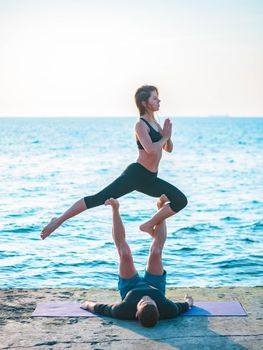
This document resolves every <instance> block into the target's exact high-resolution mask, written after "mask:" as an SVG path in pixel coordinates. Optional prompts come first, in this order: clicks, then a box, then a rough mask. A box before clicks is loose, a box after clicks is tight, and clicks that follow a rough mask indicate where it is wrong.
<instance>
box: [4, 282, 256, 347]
mask: <svg viewBox="0 0 263 350" xmlns="http://www.w3.org/2000/svg"><path fill="white" fill-rule="evenodd" d="M186 293H188V294H190V295H192V296H193V297H194V299H195V300H199V301H207V300H214V301H216V300H218V301H228V300H239V301H240V302H241V304H242V305H243V307H244V308H245V310H246V312H247V314H248V316H247V317H178V318H177V319H173V320H166V321H160V322H159V323H158V325H157V326H155V327H154V328H151V329H147V328H142V327H141V326H140V325H139V324H138V323H137V322H136V321H120V320H115V319H110V318H106V317H91V318H81V317H79V318H77V317H63V318H59V317H31V313H32V312H33V310H34V309H35V306H36V303H38V302H52V301H83V300H96V301H99V302H114V301H117V300H119V296H118V293H117V291H116V290H112V289H86V290H85V289H74V288H61V289H55V288H54V289H52V288H50V289H0V304H1V305H0V349H14V350H23V349H32V348H36V349H39V350H42V349H45V350H46V349H47V350H52V349H54V350H59V349H63V350H64V349H81V350H83V349H93V350H104V349H114V350H115V349H121V350H130V349H143V350H148V349H149V350H155V349H156V350H157V349H158V350H159V349H165V350H166V349H167V350H168V349H180V350H196V349H202V350H206V349H208V350H209V349H213V350H217V349H220V350H228V349H231V350H234V349H238V350H241V349H253V350H262V349H263V323H262V317H263V313H262V309H263V287H220V288H170V289H168V291H167V297H168V298H171V299H173V300H182V299H183V297H184V295H185V294H186Z"/></svg>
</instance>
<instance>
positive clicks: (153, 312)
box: [137, 304, 159, 327]
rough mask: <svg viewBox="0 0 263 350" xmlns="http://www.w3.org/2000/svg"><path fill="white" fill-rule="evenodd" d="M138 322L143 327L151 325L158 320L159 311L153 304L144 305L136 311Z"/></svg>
mask: <svg viewBox="0 0 263 350" xmlns="http://www.w3.org/2000/svg"><path fill="white" fill-rule="evenodd" d="M137 317H138V320H139V322H140V324H141V325H142V326H144V327H153V326H155V325H156V323H157V322H158V320H159V311H158V309H157V306H155V305H153V304H147V305H144V306H143V307H142V308H140V310H139V311H138V313H137Z"/></svg>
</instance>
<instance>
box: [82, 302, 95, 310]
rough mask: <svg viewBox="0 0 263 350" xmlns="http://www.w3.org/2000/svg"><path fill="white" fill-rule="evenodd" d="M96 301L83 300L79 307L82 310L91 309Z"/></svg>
mask: <svg viewBox="0 0 263 350" xmlns="http://www.w3.org/2000/svg"><path fill="white" fill-rule="evenodd" d="M96 304H97V303H96V302H95V301H84V302H83V303H81V304H80V307H81V308H82V309H84V310H89V311H91V310H93V308H94V306H95V305H96Z"/></svg>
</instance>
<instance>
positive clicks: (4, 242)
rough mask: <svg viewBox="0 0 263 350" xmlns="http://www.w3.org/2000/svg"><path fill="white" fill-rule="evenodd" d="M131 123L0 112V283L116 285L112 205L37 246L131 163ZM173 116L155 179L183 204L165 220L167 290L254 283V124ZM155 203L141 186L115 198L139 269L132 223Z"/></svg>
mask: <svg viewBox="0 0 263 350" xmlns="http://www.w3.org/2000/svg"><path fill="white" fill-rule="evenodd" d="M135 120H136V118H135V117H134V118H2V119H0V147H1V148H0V149H1V152H0V287H2V288H3V287H26V288H39V287H116V283H117V279H118V256H117V253H116V249H115V246H114V244H113V242H112V237H111V222H112V221H111V209H110V208H109V207H105V206H100V207H97V208H93V209H90V210H87V211H85V212H83V213H81V214H80V215H78V216H76V217H74V218H72V219H71V220H69V221H67V222H66V223H64V224H63V225H62V226H61V227H60V228H59V229H58V230H57V231H56V232H54V233H53V234H52V235H51V236H50V237H48V238H47V239H46V240H44V241H43V240H41V239H40V232H41V229H42V227H43V226H44V225H46V224H47V223H48V222H49V220H50V219H51V218H52V217H54V216H57V215H60V214H61V213H62V212H64V211H65V210H66V209H67V208H68V207H69V206H71V205H72V204H73V203H74V202H76V201H77V200H78V199H80V198H82V197H84V196H86V195H91V194H94V193H96V192H97V191H99V190H101V189H102V188H103V187H104V186H106V185H108V184H109V183H110V182H112V181H113V180H114V179H115V178H116V177H117V176H119V175H120V174H121V172H122V171H123V170H124V169H125V168H126V167H127V165H129V164H130V163H132V162H134V161H135V160H136V157H137V152H138V151H137V148H136V144H135V139H134V131H133V130H134V123H135ZM172 121H173V135H172V137H173V143H174V151H173V153H171V154H168V153H165V152H164V154H163V159H162V161H161V164H160V169H159V177H161V178H163V179H165V180H167V181H169V182H170V183H172V184H174V185H175V186H177V187H178V188H179V189H180V190H181V191H183V192H184V193H185V194H186V196H187V198H188V201H189V204H188V206H187V207H186V208H185V209H184V210H182V211H181V212H180V213H178V214H177V215H175V216H173V217H171V218H169V219H168V220H167V228H168V236H167V241H166V244H165V247H164V252H163V263H164V267H165V269H166V271H167V281H168V286H224V285H243V286H257V285H262V282H263V277H262V252H263V186H262V185H263V171H262V169H263V119H262V118H172ZM160 122H161V123H162V122H163V119H161V120H160ZM155 202H156V199H155V198H152V197H148V196H146V195H144V194H142V193H138V192H132V193H130V194H127V195H125V196H124V197H122V198H120V211H121V215H122V219H123V222H124V225H125V228H126V237H127V241H128V243H129V244H130V247H131V250H132V252H133V256H134V263H135V265H136V267H137V270H138V271H139V273H143V271H144V269H145V265H146V261H147V256H148V251H149V247H150V244H151V237H150V236H149V235H148V234H147V233H145V232H141V231H139V229H138V227H139V225H140V224H141V223H142V222H144V221H146V220H148V219H149V218H150V217H151V216H152V215H153V214H154V213H155V210H156V207H155Z"/></svg>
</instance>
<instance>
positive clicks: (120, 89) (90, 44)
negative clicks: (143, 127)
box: [0, 0, 263, 117]
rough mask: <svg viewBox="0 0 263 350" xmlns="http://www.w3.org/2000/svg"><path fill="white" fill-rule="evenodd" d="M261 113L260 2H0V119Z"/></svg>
mask: <svg viewBox="0 0 263 350" xmlns="http://www.w3.org/2000/svg"><path fill="white" fill-rule="evenodd" d="M143 84H153V85H156V86H157V87H158V88H159V92H160V99H161V108H160V111H159V115H160V116H165V117H172V116H211V115H213V116H215V115H229V116H263V1H262V0H183V1H182V0H151V1H150V0H149V1H148V0H132V1H131V0H37V1H36V0H31V1H30V0H23V1H21V0H0V117H8V116H31V117H46V116H47V117H52V116H134V115H137V109H136V106H135V103H134V93H135V91H136V89H137V88H138V87H139V86H141V85H143Z"/></svg>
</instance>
